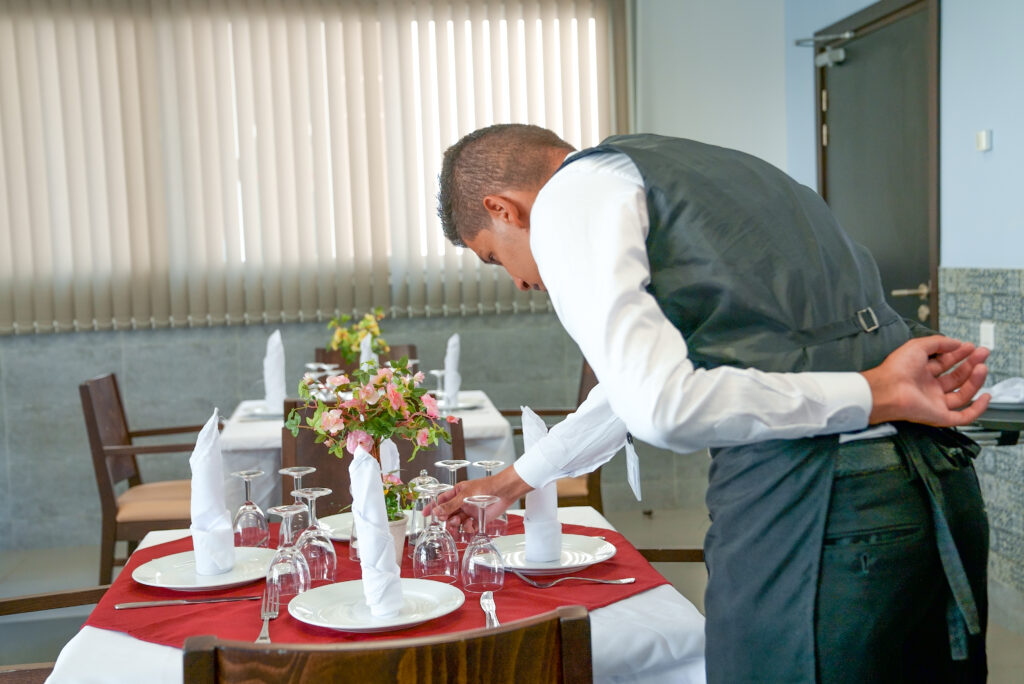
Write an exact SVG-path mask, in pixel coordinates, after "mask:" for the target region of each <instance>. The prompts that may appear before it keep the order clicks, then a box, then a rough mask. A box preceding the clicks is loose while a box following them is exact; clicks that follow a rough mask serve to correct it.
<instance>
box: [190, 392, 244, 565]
mask: <svg viewBox="0 0 1024 684" xmlns="http://www.w3.org/2000/svg"><path fill="white" fill-rule="evenodd" d="M219 422H220V416H219V415H218V412H217V409H214V410H213V415H212V416H211V417H210V420H208V421H207V422H206V425H204V426H203V429H202V430H201V431H200V432H199V437H198V438H197V439H196V448H195V449H194V450H193V451H192V456H191V457H189V459H188V464H189V467H190V468H191V469H192V502H191V509H192V510H191V512H192V525H191V526H190V529H191V531H192V546H193V548H194V549H195V557H196V574H197V575H220V574H221V573H225V572H227V571H229V570H231V568H233V567H234V566H235V535H234V530H233V528H232V525H231V513H230V512H228V509H227V506H225V505H224V465H223V459H222V457H221V453H220V430H219V427H218V425H219Z"/></svg>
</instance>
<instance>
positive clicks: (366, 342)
mask: <svg viewBox="0 0 1024 684" xmlns="http://www.w3.org/2000/svg"><path fill="white" fill-rule="evenodd" d="M367 361H373V362H374V363H376V364H377V365H380V359H378V358H377V355H376V354H375V353H373V338H372V337H370V336H369V335H366V336H365V337H363V339H362V340H360V341H359V367H360V368H362V367H363V364H364V363H366V362H367Z"/></svg>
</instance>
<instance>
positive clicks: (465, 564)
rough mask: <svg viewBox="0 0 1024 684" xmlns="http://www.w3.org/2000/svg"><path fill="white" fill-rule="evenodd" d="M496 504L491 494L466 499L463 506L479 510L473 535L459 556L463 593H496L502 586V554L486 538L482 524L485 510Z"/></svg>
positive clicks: (489, 539)
mask: <svg viewBox="0 0 1024 684" xmlns="http://www.w3.org/2000/svg"><path fill="white" fill-rule="evenodd" d="M498 501H499V499H498V497H496V496H494V495H493V494H475V495H473V496H467V497H466V499H465V503H468V504H470V505H471V506H476V507H477V508H478V509H479V513H478V515H477V520H478V522H477V527H476V534H474V535H473V538H472V539H470V540H469V546H467V547H466V550H465V551H463V552H462V588H463V589H465V590H466V591H472V592H475V593H483V592H485V591H497V590H498V589H501V588H502V587H503V586H504V585H505V562H504V560H503V559H502V557H501V552H500V551H498V549H496V548H495V547H494V544H493V543H492V542H491V538H490V537H488V536H487V533H486V532H485V530H486V527H487V526H486V524H485V523H484V518H485V517H486V515H487V507H488V506H491V505H493V504H496V503H498Z"/></svg>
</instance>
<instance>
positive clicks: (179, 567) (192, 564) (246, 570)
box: [132, 546, 274, 591]
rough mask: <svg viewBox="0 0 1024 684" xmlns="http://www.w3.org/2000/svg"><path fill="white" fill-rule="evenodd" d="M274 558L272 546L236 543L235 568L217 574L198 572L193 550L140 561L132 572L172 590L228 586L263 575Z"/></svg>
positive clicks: (136, 577)
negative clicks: (145, 561) (146, 561)
mask: <svg viewBox="0 0 1024 684" xmlns="http://www.w3.org/2000/svg"><path fill="white" fill-rule="evenodd" d="M273 557H274V549H261V548H257V547H254V546H236V547H235V567H233V568H231V570H229V571H227V572H224V573H221V574H219V575H197V574H196V554H195V551H183V552H182V553H175V554H172V555H170V556H163V557H161V558H154V559H153V560H151V561H149V562H148V563H143V564H142V565H140V566H139V567H137V568H135V570H134V571H132V579H133V580H135V581H136V582H138V583H139V584H146V585H148V586H151V587H159V588H161V589H173V590H175V591H213V590H214V589H229V588H231V587H240V586H242V585H243V584H248V583H249V582H255V581H256V580H259V579H263V578H265V577H266V576H267V568H268V567H269V566H270V561H271V559H272V558H273Z"/></svg>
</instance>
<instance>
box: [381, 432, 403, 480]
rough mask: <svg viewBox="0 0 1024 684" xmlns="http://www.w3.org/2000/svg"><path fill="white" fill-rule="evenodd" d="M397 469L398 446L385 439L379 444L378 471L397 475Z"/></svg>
mask: <svg viewBox="0 0 1024 684" xmlns="http://www.w3.org/2000/svg"><path fill="white" fill-rule="evenodd" d="M398 469H399V465H398V445H397V444H395V443H394V441H393V440H390V439H385V440H384V441H383V442H381V443H380V471H381V472H382V473H384V474H387V473H396V474H397V471H398Z"/></svg>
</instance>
